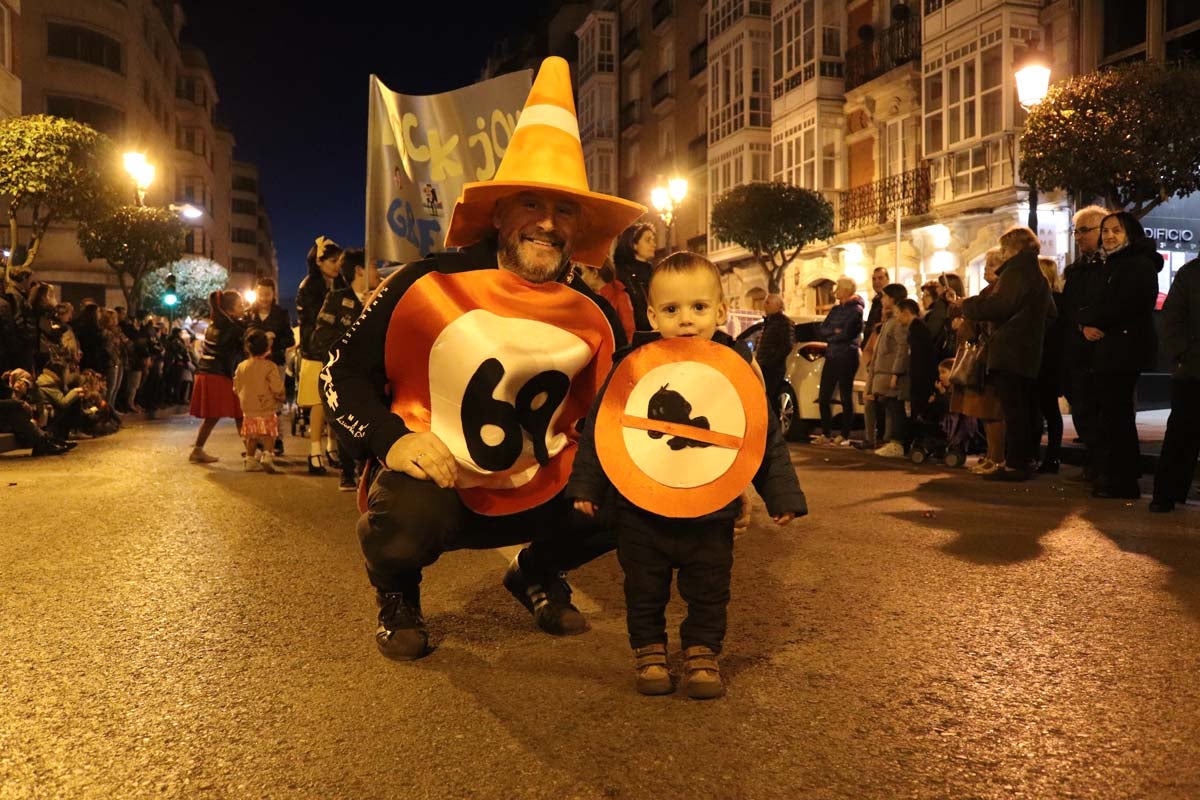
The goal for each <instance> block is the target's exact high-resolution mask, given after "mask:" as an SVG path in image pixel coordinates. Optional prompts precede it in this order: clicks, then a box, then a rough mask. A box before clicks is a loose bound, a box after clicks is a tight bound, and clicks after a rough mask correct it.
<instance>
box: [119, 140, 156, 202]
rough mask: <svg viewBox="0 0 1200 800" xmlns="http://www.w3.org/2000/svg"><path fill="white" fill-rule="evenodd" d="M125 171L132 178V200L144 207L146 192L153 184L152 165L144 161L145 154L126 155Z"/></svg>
mask: <svg viewBox="0 0 1200 800" xmlns="http://www.w3.org/2000/svg"><path fill="white" fill-rule="evenodd" d="M125 171H126V172H128V173H129V177H131V178H133V185H134V199H135V200H136V201H137V205H139V206H144V205H146V190H147V189H149V188H150V184H152V183H154V165H153V164H151V163H150V162H149V161H147V160H146V154H145V153H126V154H125Z"/></svg>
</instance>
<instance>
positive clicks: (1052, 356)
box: [1038, 292, 1067, 394]
mask: <svg viewBox="0 0 1200 800" xmlns="http://www.w3.org/2000/svg"><path fill="white" fill-rule="evenodd" d="M1050 297H1051V299H1052V300H1053V301H1054V308H1055V309H1056V310H1057V311H1058V315H1057V316H1056V317H1055V318H1054V320H1053V321H1052V322H1051V323H1050V324H1049V325H1047V326H1046V337H1045V342H1044V343H1043V345H1042V368H1041V369H1040V370H1039V371H1038V382H1039V383H1041V384H1043V385H1045V386H1053V387H1056V388H1057V389H1058V391H1059V393H1060V394H1061V393H1062V387H1063V374H1064V373H1063V353H1064V348H1065V347H1066V344H1065V343H1066V339H1067V332H1066V330H1065V328H1066V325H1067V314H1066V310H1065V309H1064V307H1063V296H1062V292H1053V293H1051V295H1050Z"/></svg>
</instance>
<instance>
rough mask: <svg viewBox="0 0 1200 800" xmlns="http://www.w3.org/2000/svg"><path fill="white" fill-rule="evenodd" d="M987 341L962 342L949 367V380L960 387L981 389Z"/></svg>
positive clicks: (985, 365) (985, 364) (984, 370)
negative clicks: (952, 364) (952, 363)
mask: <svg viewBox="0 0 1200 800" xmlns="http://www.w3.org/2000/svg"><path fill="white" fill-rule="evenodd" d="M986 348H987V342H986V341H983V342H963V343H962V345H960V346H959V348H958V355H956V356H955V357H954V366H953V367H951V368H950V382H951V383H952V384H954V385H955V386H958V387H959V388H962V389H982V388H983V379H984V376H985V374H986V372H987V357H986V355H985V353H986Z"/></svg>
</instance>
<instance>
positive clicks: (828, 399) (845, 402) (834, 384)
mask: <svg viewBox="0 0 1200 800" xmlns="http://www.w3.org/2000/svg"><path fill="white" fill-rule="evenodd" d="M856 372H858V351H855V352H854V353H851V354H850V355H849V356H844V357H842V358H827V359H825V366H824V367H822V369H821V388H820V390H819V393H818V394H817V407H818V408H819V409H821V432H822V433H824V434H825V435H826V436H832V435H833V390H834V389H837V390H838V397H839V398H840V399H841V401H842V413H841V417H842V438H843V439H849V438H850V428H851V426H852V425H853V424H854V373H856Z"/></svg>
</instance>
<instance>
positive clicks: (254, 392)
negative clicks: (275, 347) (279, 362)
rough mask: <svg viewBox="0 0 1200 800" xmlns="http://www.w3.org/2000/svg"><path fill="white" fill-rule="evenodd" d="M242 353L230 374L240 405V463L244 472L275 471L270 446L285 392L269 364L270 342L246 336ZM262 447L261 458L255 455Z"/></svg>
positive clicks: (260, 333)
mask: <svg viewBox="0 0 1200 800" xmlns="http://www.w3.org/2000/svg"><path fill="white" fill-rule="evenodd" d="M246 353H247V354H248V355H249V356H250V357H249V358H247V359H246V360H245V361H243V362H242V363H241V364H238V368H237V372H235V373H234V375H233V391H234V392H235V393H236V394H237V398H238V401H239V402H240V403H241V406H242V440H243V441H244V442H245V443H246V457H245V460H244V462H243V464H244V466H245V469H246V472H258V471H266V472H272V473H273V472H275V462H274V458H273V457H272V455H271V447H272V443H273V442H274V441H275V440H276V439H277V438H279V418H278V417H276V416H275V409H276V408H278V407H279V404H280V403H282V402H283V400H284V397H285V392H284V389H283V378H281V377H280V376H279V368H278V367H277V366H275V363H274V362H273V361H271V359H270V358H269V356H270V355H271V340H270V339H269V338H268V337H267V334H266V333H264V332H263V331H261V330H257V329H256V330H252V331H250V333H249V334H247V335H246ZM260 445H261V446H262V455H261V456H260V455H259V454H258V448H259V446H260Z"/></svg>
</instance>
